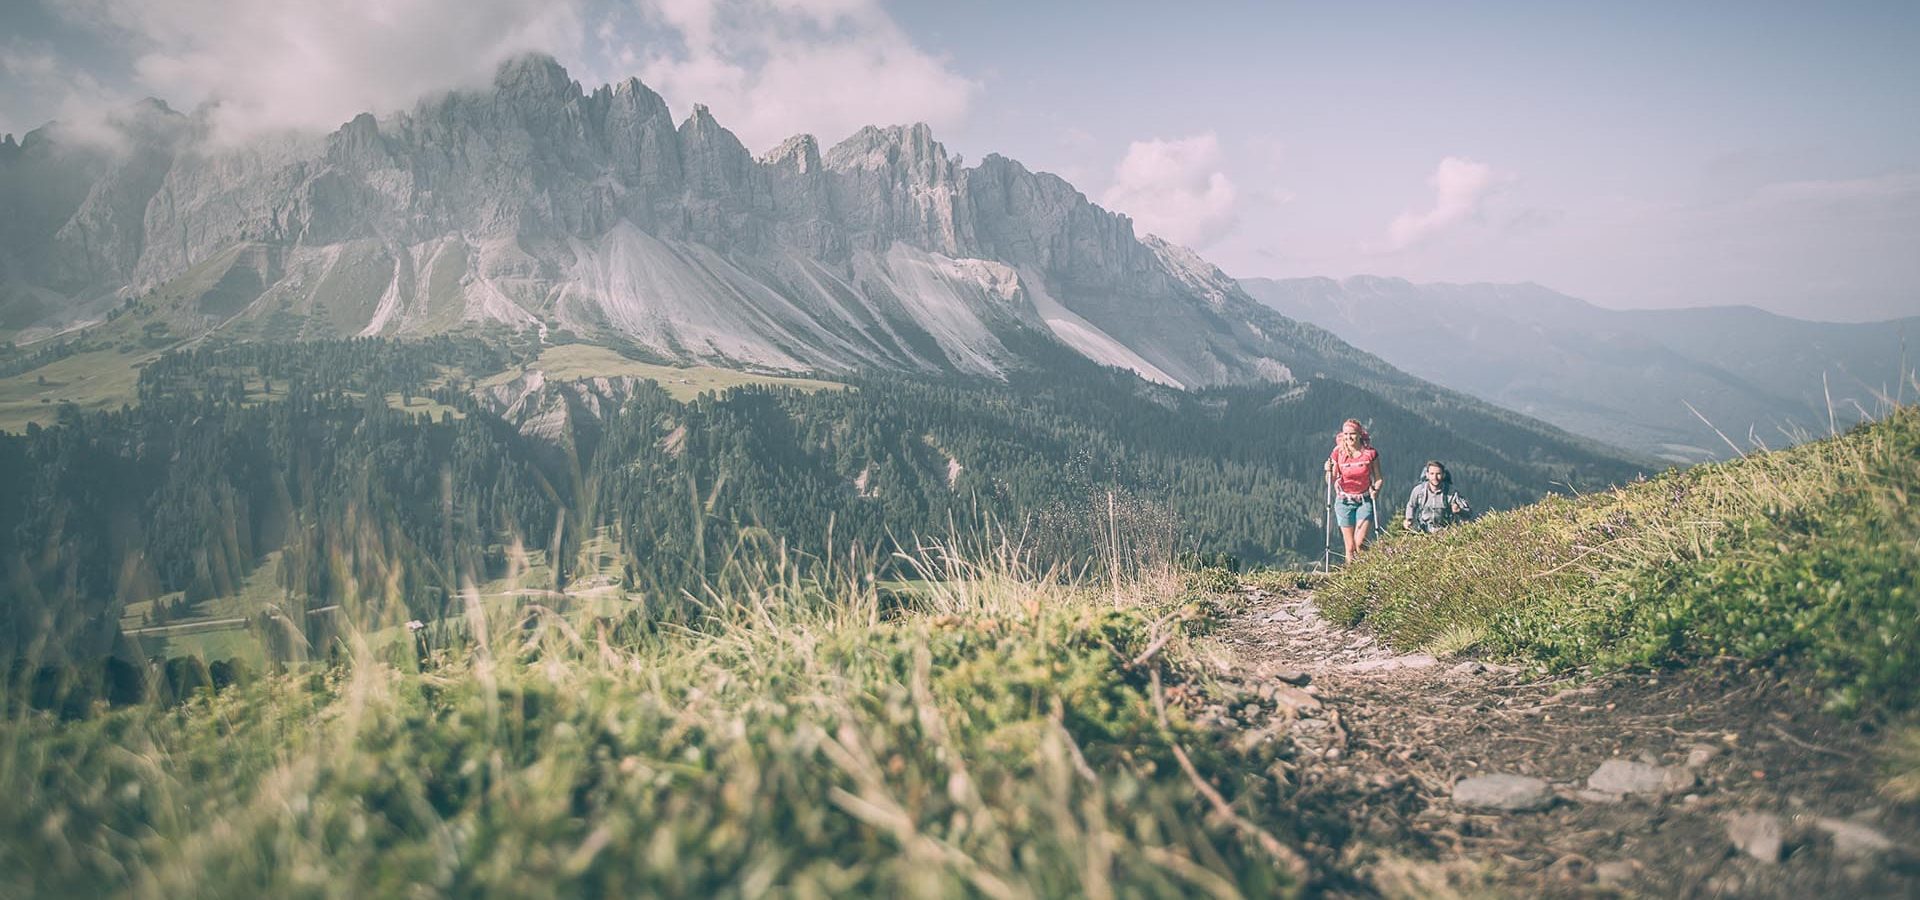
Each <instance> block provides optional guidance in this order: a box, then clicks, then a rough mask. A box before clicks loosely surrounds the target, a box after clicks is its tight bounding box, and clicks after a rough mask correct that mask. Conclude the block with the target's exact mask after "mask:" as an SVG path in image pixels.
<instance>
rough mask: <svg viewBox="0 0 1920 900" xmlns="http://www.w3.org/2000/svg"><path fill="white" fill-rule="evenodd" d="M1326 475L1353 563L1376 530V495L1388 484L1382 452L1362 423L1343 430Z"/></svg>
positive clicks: (1348, 423)
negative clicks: (1374, 519) (1381, 468)
mask: <svg viewBox="0 0 1920 900" xmlns="http://www.w3.org/2000/svg"><path fill="white" fill-rule="evenodd" d="M1326 473H1327V480H1328V482H1329V484H1330V485H1331V486H1332V493H1333V521H1335V522H1337V523H1339V525H1340V537H1341V538H1342V539H1344V540H1345V541H1346V552H1347V556H1346V558H1347V560H1348V561H1351V560H1352V559H1353V558H1354V556H1355V555H1357V554H1358V553H1359V552H1360V548H1361V547H1362V546H1363V545H1365V544H1366V542H1367V534H1368V532H1370V531H1372V530H1373V501H1374V495H1376V494H1378V493H1379V492H1380V488H1381V486H1382V485H1384V484H1385V483H1386V482H1385V481H1384V480H1383V479H1381V477H1380V452H1379V451H1378V450H1375V449H1373V439H1372V438H1371V437H1370V436H1369V435H1368V434H1367V429H1366V428H1364V427H1362V426H1361V425H1360V422H1359V421H1358V420H1356V419H1348V420H1347V421H1346V422H1345V423H1343V424H1342V425H1341V426H1340V436H1339V437H1338V438H1337V439H1336V440H1335V442H1334V447H1333V455H1331V456H1328V457H1327V464H1326Z"/></svg>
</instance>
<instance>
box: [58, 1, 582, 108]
mask: <svg viewBox="0 0 1920 900" xmlns="http://www.w3.org/2000/svg"><path fill="white" fill-rule="evenodd" d="M62 12H63V14H65V15H67V16H68V18H70V19H72V20H73V21H75V22H77V23H79V24H81V25H83V26H87V27H90V28H91V29H93V30H94V31H96V32H98V33H100V34H102V35H103V36H104V37H106V38H107V39H108V40H110V41H112V42H114V43H117V44H120V45H122V46H123V47H124V49H125V50H126V52H128V53H129V55H130V57H131V60H132V68H133V71H134V73H135V74H134V77H135V80H136V85H135V86H136V87H137V88H139V89H140V90H141V91H143V92H145V93H150V94H153V95H155V96H158V97H161V98H163V99H165V100H167V101H168V102H170V103H172V104H174V105H176V106H182V107H187V108H191V107H193V106H196V105H198V104H200V103H202V102H205V101H217V102H218V108H217V109H216V111H215V112H214V122H215V126H216V128H217V131H218V134H219V135H220V136H222V137H226V138H238V137H244V136H246V135H249V134H253V133H257V132H260V131H266V130H277V129H331V128H334V127H337V126H339V125H340V124H342V123H344V122H346V121H347V120H348V119H351V118H352V117H353V116H355V115H357V114H359V113H361V112H365V111H369V110H371V111H376V112H385V111H389V110H392V109H396V108H400V107H403V106H405V105H407V104H410V103H412V102H413V101H414V100H416V99H417V98H418V97H420V96H422V95H425V94H427V93H430V92H432V91H435V90H443V89H446V88H448V87H452V86H457V85H462V84H475V83H483V82H484V81H485V79H486V78H487V77H489V76H490V75H491V74H492V73H493V71H494V69H495V68H496V67H497V66H498V65H499V63H500V61H501V60H503V59H505V58H507V57H509V56H511V55H513V54H516V53H520V52H525V51H528V50H536V49H538V50H546V51H549V52H556V53H563V52H565V51H567V50H569V49H571V48H574V47H577V46H578V45H579V43H580V41H581V38H582V36H583V29H582V28H581V26H580V24H579V20H578V17H577V15H576V14H575V9H574V7H573V5H572V4H571V3H569V2H559V3H554V2H545V0H329V2H326V3H312V2H304V0H74V2H71V3H68V4H64V5H63V6H62Z"/></svg>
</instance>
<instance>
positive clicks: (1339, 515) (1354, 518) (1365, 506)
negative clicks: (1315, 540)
mask: <svg viewBox="0 0 1920 900" xmlns="http://www.w3.org/2000/svg"><path fill="white" fill-rule="evenodd" d="M1371 521H1373V496H1372V495H1370V494H1361V495H1360V496H1359V497H1357V498H1356V497H1348V496H1345V495H1339V496H1336V497H1335V498H1334V500H1333V524H1335V525H1338V526H1340V527H1341V528H1357V527H1359V525H1360V523H1361V522H1371Z"/></svg>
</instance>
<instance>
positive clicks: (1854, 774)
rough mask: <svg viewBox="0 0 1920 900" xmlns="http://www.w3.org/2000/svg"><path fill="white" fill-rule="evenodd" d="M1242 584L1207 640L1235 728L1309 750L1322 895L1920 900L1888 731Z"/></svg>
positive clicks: (1768, 690)
mask: <svg viewBox="0 0 1920 900" xmlns="http://www.w3.org/2000/svg"><path fill="white" fill-rule="evenodd" d="M1244 590H1245V593H1246V597H1245V602H1244V604H1243V605H1242V606H1241V608H1240V610H1239V611H1238V612H1237V613H1235V614H1234V615H1233V616H1232V617H1231V618H1229V619H1228V620H1227V621H1226V622H1225V624H1224V626H1223V627H1222V628H1221V629H1220V630H1219V631H1217V632H1215V634H1214V637H1215V639H1216V640H1218V641H1220V642H1221V644H1223V645H1224V647H1225V648H1226V652H1227V654H1228V656H1229V657H1230V662H1229V666H1230V669H1231V674H1230V675H1229V676H1228V677H1229V678H1230V679H1231V680H1234V681H1238V682H1240V683H1241V686H1242V688H1243V689H1244V690H1245V691H1247V692H1249V693H1253V694H1257V695H1258V696H1260V697H1261V698H1262V700H1263V701H1266V702H1265V703H1263V704H1261V706H1262V708H1263V710H1266V711H1265V712H1264V713H1263V715H1264V716H1265V718H1266V722H1265V723H1264V724H1262V725H1256V724H1254V723H1248V724H1246V725H1242V726H1240V727H1246V728H1254V727H1264V728H1267V729H1272V730H1274V731H1275V732H1276V733H1277V732H1278V731H1282V730H1284V731H1285V732H1286V733H1288V734H1290V735H1291V736H1292V737H1293V739H1294V740H1295V742H1296V743H1297V744H1298V745H1299V746H1300V747H1301V752H1300V754H1299V757H1298V758H1297V759H1296V760H1295V763H1296V764H1297V768H1296V769H1295V770H1294V771H1293V772H1292V773H1290V775H1289V778H1290V779H1291V780H1292V781H1293V784H1294V787H1293V790H1294V795H1293V796H1294V799H1295V801H1296V802H1297V803H1298V805H1299V806H1300V808H1301V809H1303V810H1317V812H1312V813H1309V818H1308V820H1307V821H1308V823H1309V828H1310V830H1311V833H1303V834H1302V835H1301V838H1302V839H1303V840H1306V841H1309V843H1308V844H1307V847H1306V849H1307V852H1308V855H1309V858H1310V861H1311V863H1312V868H1313V870H1314V872H1315V878H1316V881H1315V883H1314V884H1313V885H1312V886H1311V893H1316V894H1322V895H1335V896H1343V895H1344V896H1376V895H1380V894H1388V895H1405V896H1434V895H1446V894H1450V893H1457V894H1459V895H1464V896H1489V895H1491V896H1529V897H1530V896H1581V897H1588V896H1594V897H1608V896H1648V897H1794V898H1801V900H1806V898H1817V897H1822V896H1826V897H1920V810H1916V809H1915V808H1914V807H1912V806H1908V807H1900V806H1896V805H1893V804H1892V803H1890V802H1889V801H1888V800H1887V799H1886V798H1884V797H1882V796H1879V795H1878V794H1876V793H1875V788H1876V786H1877V784H1878V783H1879V782H1878V776H1879V775H1880V771H1879V768H1878V763H1877V761H1876V760H1875V759H1874V758H1872V757H1871V756H1870V754H1869V753H1868V748H1871V747H1873V746H1875V745H1876V744H1877V740H1876V735H1874V734H1873V732H1872V731H1871V730H1870V726H1868V725H1864V724H1861V723H1858V722H1851V721H1848V720H1844V719H1840V718H1837V717H1835V716H1832V715H1829V714H1827V713H1824V712H1822V711H1821V710H1820V708H1819V702H1818V698H1815V697H1810V696H1808V695H1807V694H1806V692H1804V691H1803V690H1800V689H1797V688H1796V687H1795V686H1793V685H1791V684H1785V683H1782V682H1781V681H1780V680H1779V678H1778V677H1777V676H1773V675H1768V674H1766V673H1763V672H1759V671H1755V670H1752V669H1746V668H1739V667H1735V666H1732V665H1710V666H1702V667H1698V668H1695V669H1691V670H1687V671H1684V672H1678V673H1654V674H1648V673H1636V674H1627V675H1616V676H1605V677H1595V678H1592V679H1588V680H1584V681H1575V680H1570V679H1551V680H1542V679H1540V678H1538V677H1529V676H1527V675H1524V674H1523V673H1521V672H1519V671H1518V670H1515V669H1511V668H1505V667H1500V666H1491V665H1486V664H1483V663H1480V662H1475V661H1471V660H1467V661H1461V660H1436V659H1434V658H1433V657H1431V656H1425V655H1419V654H1396V653H1394V652H1393V651H1392V650H1390V649H1388V648H1386V647H1383V646H1381V645H1380V644H1379V643H1378V642H1377V641H1375V639H1374V638H1373V637H1372V636H1371V635H1370V634H1368V633H1367V632H1366V631H1365V629H1364V628H1361V629H1347V628H1342V627H1339V626H1337V625H1334V624H1332V623H1329V622H1328V621H1326V620H1325V619H1323V618H1321V617H1320V615H1319V613H1318V609H1317V607H1316V606H1315V604H1314V598H1313V595H1312V594H1311V593H1310V592H1308V591H1305V590H1298V591H1285V592H1281V593H1271V592H1268V591H1266V590H1262V589H1257V588H1246V589H1244ZM1216 714H1217V715H1220V716H1221V717H1222V718H1223V719H1226V720H1228V721H1232V718H1233V716H1232V711H1230V710H1217V711H1216Z"/></svg>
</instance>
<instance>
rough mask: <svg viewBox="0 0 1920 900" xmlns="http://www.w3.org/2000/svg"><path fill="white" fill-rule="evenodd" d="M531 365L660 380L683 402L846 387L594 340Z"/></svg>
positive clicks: (563, 375) (551, 371)
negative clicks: (751, 388)
mask: <svg viewBox="0 0 1920 900" xmlns="http://www.w3.org/2000/svg"><path fill="white" fill-rule="evenodd" d="M528 368H535V369H539V370H541V371H542V372H545V373H546V376H547V380H548V381H575V380H578V379H581V378H595V377H620V376H631V377H634V378H646V379H651V380H653V381H657V382H659V383H660V386H661V387H663V388H665V389H666V391H667V393H668V394H671V395H672V396H673V398H674V399H675V400H680V401H682V402H684V401H688V400H692V399H693V398H695V397H698V396H700V395H701V394H703V393H707V392H709V391H712V392H721V391H726V390H729V389H732V388H736V387H741V386H743V385H749V384H765V385H773V386H776V387H790V388H797V389H799V390H803V391H821V390H841V389H844V388H845V387H846V385H843V384H839V383H836V382H832V381H819V380H815V379H811V378H787V377H781V376H774V375H756V374H754V373H751V372H741V371H738V370H734V369H719V368H714V367H712V366H690V367H685V368H682V367H677V366H660V365H654V364H652V363H644V362H639V361H637V360H632V359H628V358H626V357H624V356H621V355H620V354H618V353H616V352H614V351H612V350H610V349H607V348H606V347H600V346H596V345H592V344H562V345H560V346H557V347H549V348H547V349H546V350H544V351H542V352H541V354H540V358H539V359H537V360H535V361H534V363H533V365H532V366H530V367H528ZM523 372H524V369H522V368H519V367H515V368H512V369H508V370H507V371H505V372H502V373H499V374H497V375H494V376H493V377H491V378H488V379H486V380H485V381H482V382H480V384H479V385H478V386H479V387H481V388H488V387H493V386H495V385H499V384H505V383H507V382H510V381H512V380H514V379H516V378H519V377H520V376H521V374H522V373H523Z"/></svg>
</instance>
